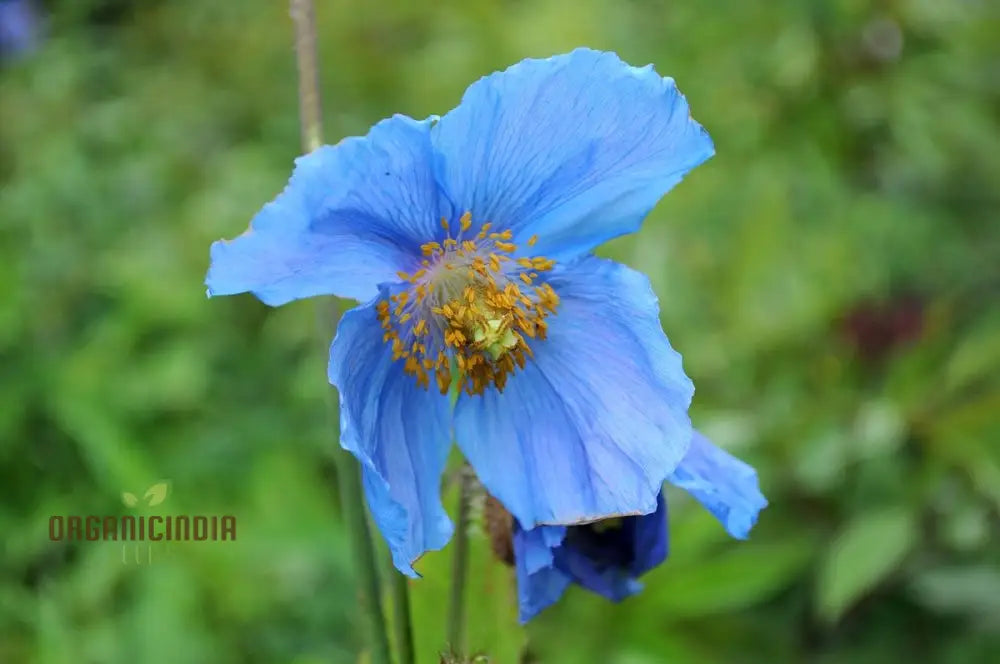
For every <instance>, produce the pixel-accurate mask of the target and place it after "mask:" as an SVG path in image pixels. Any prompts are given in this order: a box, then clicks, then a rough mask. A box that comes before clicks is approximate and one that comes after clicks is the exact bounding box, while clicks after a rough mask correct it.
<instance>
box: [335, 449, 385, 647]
mask: <svg viewBox="0 0 1000 664" xmlns="http://www.w3.org/2000/svg"><path fill="white" fill-rule="evenodd" d="M334 456H335V457H336V459H337V484H338V485H339V487H340V505H341V510H342V512H343V515H344V521H345V522H346V523H345V525H346V526H347V532H348V533H349V535H350V540H351V548H352V549H353V554H354V565H355V568H356V570H357V573H358V577H357V584H358V588H357V592H358V605H359V608H360V609H361V613H363V614H364V615H365V616H367V619H368V628H369V637H370V640H371V662H372V664H389V663H390V661H391V660H390V659H389V637H388V635H387V634H386V629H385V617H384V614H383V613H382V594H381V591H380V589H379V583H378V571H377V570H376V568H375V560H376V558H375V547H374V546H372V539H371V535H370V533H369V532H368V520H367V518H366V517H365V508H364V502H363V500H362V496H361V479H360V474H359V472H358V464H357V462H355V460H354V457H352V456H351V455H350V454H348V453H347V452H345V451H344V450H338V451H337V452H335V453H334ZM397 576H401V575H399V574H398V573H397Z"/></svg>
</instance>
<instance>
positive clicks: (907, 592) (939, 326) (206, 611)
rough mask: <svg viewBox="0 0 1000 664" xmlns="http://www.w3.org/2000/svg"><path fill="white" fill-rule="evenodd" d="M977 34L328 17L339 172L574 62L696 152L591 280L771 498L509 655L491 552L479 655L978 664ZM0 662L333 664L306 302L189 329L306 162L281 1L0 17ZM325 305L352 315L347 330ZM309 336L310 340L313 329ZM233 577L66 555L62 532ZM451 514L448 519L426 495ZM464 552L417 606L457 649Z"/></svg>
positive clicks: (999, 275)
mask: <svg viewBox="0 0 1000 664" xmlns="http://www.w3.org/2000/svg"><path fill="white" fill-rule="evenodd" d="M998 14H1000V11H998V5H997V3H994V2H989V1H987V0H979V1H977V0H954V1H951V2H938V1H935V0H882V1H879V2H865V1H863V0H836V1H828V2H820V1H818V0H813V1H809V2H805V1H802V0H781V1H776V2H752V3H746V2H737V1H735V0H730V1H725V2H723V1H720V2H717V3H711V6H709V3H695V2H667V1H654V0H650V1H645V2H642V1H638V0H634V1H618V2H612V1H610V0H608V1H604V2H601V1H598V0H530V1H529V0H507V1H503V2H501V1H490V0H463V1H461V2H460V1H458V0H447V1H445V2H440V3H436V4H432V3H420V4H418V3H410V2H406V1H404V0H384V1H382V2H377V3H374V2H368V1H366V0H331V1H326V0H319V1H318V2H317V15H318V22H319V32H320V45H319V48H320V55H321V62H322V67H323V69H322V89H323V96H324V99H323V101H324V121H325V125H326V126H325V132H326V138H327V141H328V142H335V141H336V140H339V139H340V138H341V137H343V136H347V135H353V134H364V133H365V132H366V131H367V129H368V127H369V126H370V125H371V124H372V123H374V122H375V121H377V120H378V119H380V118H382V117H384V116H387V115H390V114H392V113H394V112H402V113H406V114H409V115H411V116H415V117H424V116H426V115H428V114H432V113H441V114H443V113H444V112H445V111H447V110H448V109H450V108H452V107H453V106H454V105H455V104H456V103H457V102H458V101H459V99H460V96H461V93H462V91H463V90H464V89H465V87H466V86H467V85H468V84H469V83H471V82H472V81H473V80H475V79H476V78H478V77H479V76H481V75H484V74H486V73H489V72H491V71H493V70H496V69H502V68H504V67H506V66H507V65H509V64H512V63H514V62H516V61H518V60H520V59H521V58H523V57H527V56H547V55H551V54H554V53H558V52H563V51H567V50H569V49H571V48H573V47H575V46H578V45H589V46H592V47H596V48H603V49H612V50H615V51H617V52H618V53H619V54H620V55H621V56H622V57H623V58H624V59H626V60H627V61H629V62H631V63H633V64H636V65H643V64H646V63H649V62H652V63H654V64H655V65H656V67H657V69H658V71H659V72H660V73H661V74H665V75H670V76H673V77H674V78H675V79H676V80H677V82H678V85H679V87H680V89H681V90H682V91H683V92H684V93H685V94H686V95H687V98H688V100H689V102H690V104H691V107H692V111H693V114H694V116H695V117H696V118H697V119H698V120H699V121H700V122H701V123H702V124H704V125H705V127H706V128H707V129H708V130H709V131H710V132H711V134H712V136H713V138H714V140H715V144H716V149H717V155H716V156H715V157H714V158H713V159H712V160H711V161H709V162H708V163H707V164H705V165H703V166H701V167H699V168H698V169H696V170H695V171H694V172H693V173H691V174H690V176H689V177H688V178H687V179H686V180H684V182H682V183H681V184H680V185H679V186H678V187H677V188H676V189H675V190H674V191H673V192H672V193H670V194H669V195H668V196H667V198H666V199H665V200H664V201H663V202H662V203H661V204H660V205H659V206H658V207H657V208H656V210H655V211H654V212H653V214H652V215H651V216H650V218H649V220H648V221H647V223H646V225H645V226H644V228H643V230H642V231H641V233H640V234H639V235H637V236H633V237H629V238H623V239H621V240H617V241H615V242H613V243H612V244H611V245H609V246H606V247H604V248H603V249H602V253H604V254H605V255H609V256H612V257H614V258H616V259H618V260H621V261H624V262H627V263H629V264H630V265H632V266H635V267H637V268H638V269H640V270H642V271H644V272H646V273H647V274H649V275H650V277H651V279H652V281H653V285H654V287H655V289H656V290H657V293H658V294H659V296H660V300H661V305H662V314H663V324H664V328H665V329H666V331H667V334H668V335H669V336H670V338H671V341H672V342H673V344H674V346H675V347H676V348H677V349H679V350H680V352H681V353H682V354H683V355H684V358H685V368H686V370H687V372H688V374H689V375H690V376H691V377H692V378H693V380H694V382H695V385H696V386H697V394H696V396H695V400H694V405H693V408H692V417H693V419H694V421H695V424H696V425H697V426H698V427H699V428H700V429H702V430H703V431H705V432H706V433H707V434H708V435H709V436H710V437H711V438H712V439H713V440H714V441H715V442H717V443H718V444H719V445H721V446H723V447H725V448H727V449H729V450H730V451H732V452H733V453H734V454H737V455H739V456H741V457H742V458H744V459H746V460H748V461H750V462H751V463H753V464H754V465H755V466H756V467H757V468H758V470H759V473H760V478H761V485H762V488H763V490H764V493H765V494H766V495H767V497H768V498H769V499H770V501H771V506H770V507H769V508H768V509H767V510H765V511H764V512H763V513H762V515H761V518H760V521H759V523H758V525H757V527H756V529H755V530H754V531H753V533H752V537H751V540H750V541H748V542H734V541H731V540H729V539H728V538H727V536H726V535H725V533H724V531H723V529H722V527H721V526H720V525H719V524H718V523H717V522H716V521H714V520H713V518H712V517H711V516H710V515H709V514H708V513H707V512H706V511H704V510H702V509H701V508H700V507H698V506H697V505H696V504H695V503H694V501H693V500H691V499H689V498H688V497H687V496H686V495H682V494H681V493H680V492H676V491H673V490H671V492H670V493H669V494H668V496H669V500H670V506H671V514H670V521H671V536H672V543H671V546H672V549H671V557H670V559H669V560H668V562H667V563H666V564H664V565H663V566H662V567H660V568H659V569H657V570H655V571H654V572H652V573H650V574H649V575H648V576H647V577H645V579H644V580H645V584H646V590H645V591H644V592H643V593H642V594H641V595H639V596H636V597H634V598H631V599H629V600H627V601H625V602H624V603H623V604H621V605H613V604H611V603H608V602H606V601H605V600H603V599H601V598H598V597H595V596H592V595H590V594H588V593H587V592H586V591H582V590H579V589H572V590H571V591H570V592H568V593H567V595H566V596H565V597H564V598H563V600H562V601H561V602H560V603H559V604H558V605H557V606H555V607H554V608H552V609H550V610H548V611H546V612H544V613H543V614H542V615H541V616H539V617H538V618H537V619H536V620H535V621H534V622H533V623H532V624H531V625H530V626H529V628H528V629H527V631H526V633H525V632H523V631H522V630H521V629H519V628H518V627H517V625H516V620H515V609H514V588H513V581H512V579H511V577H510V574H509V571H508V570H507V569H506V568H505V567H503V566H502V565H500V564H499V563H496V562H494V561H493V560H492V558H491V557H490V555H489V553H488V546H487V544H486V539H485V537H484V535H483V534H482V532H481V530H480V529H479V527H478V526H477V527H476V529H475V532H473V534H472V541H473V549H474V551H473V555H474V559H473V571H474V578H473V580H472V582H471V583H472V585H471V593H472V594H473V596H472V597H470V599H469V607H470V610H471V615H470V624H469V629H468V638H467V641H468V644H469V645H470V647H471V648H473V649H480V650H482V651H483V652H485V653H488V654H490V655H492V656H493V661H495V662H499V663H502V664H506V663H508V662H516V661H517V660H518V658H519V657H520V656H521V655H520V654H519V653H522V651H523V649H524V648H525V647H526V648H527V650H528V652H530V653H531V654H530V656H529V657H528V659H529V660H531V661H537V662H542V663H554V664H570V663H573V664H576V663H583V664H587V663H600V664H654V663H659V662H669V663H672V664H701V663H714V662H725V663H729V662H732V663H747V664H755V663H760V662H766V663H768V664H783V663H786V662H787V663H793V662H816V663H822V664H839V663H848V662H850V663H852V664H865V663H876V662H878V663H881V662H896V661H903V660H905V659H912V660H915V661H920V662H934V663H941V664H979V663H984V664H985V663H987V662H997V661H1000V521H998V510H1000V307H998V294H1000V232H998V227H997V223H998V219H997V214H998V210H1000V205H998V202H1000V201H998V198H1000V193H998V191H1000V190H998V186H997V185H998V183H1000V48H998V39H997V35H1000V20H998ZM0 40H2V41H0V46H2V51H0V52H2V56H0V57H2V61H0V86H2V97H0V220H2V222H0V284H2V290H0V296H2V297H0V459H2V470H0V496H2V506H0V546H2V548H0V551H2V558H0V583H2V585H0V662H3V663H4V664H7V663H10V664H21V663H29V662H30V663H35V662H37V663H39V664H63V663H68V662H72V663H73V664H90V663H94V664H118V663H119V662H120V663H126V662H128V663H134V662H139V663H142V664H159V663H160V662H163V663H167V662H169V663H170V664H183V663H188V662H191V663H202V662H212V663H215V664H228V663H243V662H247V663H258V662H259V663H262V664H268V663H272V662H274V663H286V662H290V663H296V664H312V663H320V662H355V661H357V659H356V656H355V655H354V654H353V653H354V652H355V651H356V649H357V647H358V644H359V641H360V638H361V637H360V636H359V635H360V634H361V630H360V629H359V627H358V624H359V623H358V621H359V615H358V611H357V604H356V600H355V596H354V590H353V588H354V586H353V583H352V576H353V575H352V571H351V558H350V556H349V553H348V547H347V542H346V540H345V535H344V533H343V532H342V530H341V528H340V526H339V525H338V523H339V521H338V498H337V490H336V478H335V474H334V472H333V461H332V459H333V456H332V455H333V453H334V450H335V445H336V432H335V426H336V417H335V413H333V412H332V411H331V409H330V408H329V403H330V400H331V399H332V398H333V390H332V388H330V387H329V386H328V385H327V382H326V371H325V367H326V348H327V344H328V343H329V340H330V338H331V337H332V334H333V329H332V321H331V325H330V326H328V327H326V328H325V329H319V330H318V329H317V324H316V313H315V312H316V306H317V305H316V303H315V302H298V303H293V304H291V305H288V306H285V307H282V308H280V309H271V308H268V307H266V306H264V305H263V304H261V303H260V302H258V301H257V300H255V299H254V298H253V297H251V296H248V295H247V296H240V297H232V298H220V299H215V300H211V301H209V300H208V299H206V297H205V288H204V286H203V283H202V282H203V278H204V274H205V270H206V268H207V264H208V247H209V244H210V243H211V242H212V241H213V240H216V239H218V238H221V237H233V236H235V235H237V234H239V233H240V232H242V231H243V229H244V228H245V227H246V225H247V222H248V221H249V219H250V218H251V216H252V215H253V214H254V213H255V212H256V211H257V209H258V208H260V206H261V205H262V204H263V203H264V202H266V201H268V200H270V199H271V198H273V197H274V196H275V195H276V194H277V193H278V192H279V191H280V190H281V189H282V187H283V186H284V184H285V181H286V179H287V177H288V175H289V173H290V171H291V167H292V159H293V158H294V157H295V156H296V155H297V154H298V153H299V126H298V110H297V99H296V72H295V61H294V53H293V50H292V25H291V22H290V20H289V18H288V12H287V7H286V3H284V2H282V1H279V0H243V1H241V2H202V1H199V0H174V1H171V2H166V1H156V0H145V1H140V0H49V1H47V2H43V1H30V0H0ZM344 306H347V303H344ZM321 327H323V326H321ZM164 479H165V480H169V483H170V494H169V495H168V496H167V499H166V502H165V503H164V504H163V505H162V507H163V508H165V509H166V508H169V509H166V511H167V512H168V513H169V512H171V511H172V512H176V513H188V514H226V513H228V514H235V515H237V517H238V541H237V542H235V543H233V542H219V543H199V544H190V545H183V544H178V545H176V546H172V548H171V549H170V550H169V551H165V552H163V554H164V555H160V554H161V552H159V551H157V552H156V558H155V559H154V560H153V562H152V564H148V562H147V561H143V562H144V564H139V565H137V564H134V561H131V560H127V561H126V562H124V563H123V560H122V556H121V553H122V552H121V545H119V544H115V543H110V542H80V543H66V542H63V543H54V542H51V541H49V539H48V533H47V529H48V518H49V516H50V515H53V514H119V513H122V512H123V511H124V510H125V507H124V506H123V505H122V502H121V498H120V496H121V494H122V492H125V491H128V492H131V493H134V494H136V495H142V493H143V492H144V491H145V490H146V488H147V487H149V486H150V485H152V484H153V483H155V482H157V481H159V480H164ZM449 491H450V494H451V495H452V496H453V494H454V488H453V487H452V488H451V489H449ZM449 553H450V551H448V550H446V551H444V552H443V553H437V554H431V555H428V556H426V557H425V558H424V559H423V560H422V561H421V563H420V566H419V569H420V571H421V572H422V573H423V574H424V576H425V578H424V579H423V580H421V581H418V582H415V583H413V584H412V585H411V592H412V601H413V613H414V620H415V624H416V638H417V649H418V650H419V651H420V657H421V659H420V662H421V663H433V662H436V661H437V656H436V653H437V651H438V649H440V648H441V647H442V645H443V634H444V627H443V622H444V616H443V614H444V612H445V610H444V601H443V597H444V594H445V592H446V589H447V583H448V579H447V577H448V569H449V564H450V562H449V556H448V554H449Z"/></svg>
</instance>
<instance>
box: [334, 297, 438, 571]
mask: <svg viewBox="0 0 1000 664" xmlns="http://www.w3.org/2000/svg"><path fill="white" fill-rule="evenodd" d="M329 374H330V382H331V383H333V384H334V385H335V386H336V387H337V389H338V390H339V392H340V444H341V446H342V447H343V448H344V449H345V450H348V451H350V452H351V453H352V454H354V456H356V457H357V458H358V461H360V462H361V466H362V468H363V470H364V487H365V494H366V495H367V497H368V506H369V508H370V509H371V511H372V516H373V517H374V518H375V522H376V523H377V524H378V526H379V529H380V530H381V531H382V534H383V536H384V537H385V539H386V541H387V542H388V544H389V550H390V551H391V553H392V559H393V563H394V564H395V565H396V567H397V568H398V569H399V570H400V571H401V572H403V573H404V574H407V575H410V576H417V574H416V572H414V570H413V567H412V563H413V561H414V560H416V559H417V558H419V557H420V556H421V555H422V554H423V553H424V552H425V551H428V550H432V549H440V548H441V547H443V546H444V545H445V544H446V543H447V542H448V539H449V538H450V537H451V532H452V526H451V522H450V521H449V520H448V515H447V514H446V513H445V511H444V507H443V506H442V505H441V496H440V489H441V473H442V472H444V466H445V461H446V460H447V457H448V450H449V448H450V447H451V435H450V427H449V403H448V397H447V396H442V395H441V394H439V393H438V392H437V391H436V390H435V391H427V390H425V389H422V388H420V387H418V386H417V384H416V381H415V380H414V379H413V377H412V376H408V375H405V374H404V373H403V365H402V363H401V362H396V361H393V360H392V353H391V350H390V348H389V346H388V345H386V344H384V343H382V329H381V327H380V326H379V322H378V319H377V314H376V312H375V309H374V306H373V305H372V303H369V304H366V305H362V306H359V307H356V308H354V309H351V310H350V311H348V312H347V313H346V314H344V317H343V319H341V321H340V326H339V328H338V329H337V337H336V338H335V339H334V341H333V346H332V347H331V349H330V370H329Z"/></svg>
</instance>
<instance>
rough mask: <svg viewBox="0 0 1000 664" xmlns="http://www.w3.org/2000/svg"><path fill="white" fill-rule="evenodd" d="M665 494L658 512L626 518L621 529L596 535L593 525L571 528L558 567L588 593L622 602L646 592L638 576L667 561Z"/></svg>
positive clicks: (559, 553)
mask: <svg viewBox="0 0 1000 664" xmlns="http://www.w3.org/2000/svg"><path fill="white" fill-rule="evenodd" d="M666 509H667V508H666V501H665V500H664V498H663V493H662V492H661V493H660V495H659V496H658V497H657V505H656V511H655V512H653V513H651V514H644V515H642V516H637V517H626V518H624V519H622V523H621V525H620V526H619V527H617V528H613V529H610V530H607V531H604V532H600V533H598V532H596V531H595V530H594V526H593V525H587V526H575V527H573V528H570V529H569V530H570V532H569V533H567V536H566V538H565V539H564V540H563V542H562V545H561V546H560V547H559V548H558V549H556V550H555V552H554V554H553V555H554V558H555V566H556V567H557V568H558V569H560V570H562V571H563V572H565V573H566V574H568V575H569V576H570V577H571V578H572V579H573V580H574V581H575V582H576V583H578V584H580V585H581V586H583V587H584V588H587V589H588V590H590V591H592V592H595V593H598V594H599V595H603V596H604V597H607V598H608V599H610V600H612V601H615V602H620V601H621V600H623V599H625V598H626V597H628V596H630V595H634V594H635V593H637V592H639V591H640V590H642V584H640V583H639V582H638V581H636V577H638V576H640V575H642V574H643V573H645V572H647V571H649V570H650V569H652V568H654V567H656V566H657V565H659V564H660V563H662V562H663V561H664V560H666V558H667V511H666Z"/></svg>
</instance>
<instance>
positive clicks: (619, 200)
mask: <svg viewBox="0 0 1000 664" xmlns="http://www.w3.org/2000/svg"><path fill="white" fill-rule="evenodd" d="M433 141H434V146H435V148H436V149H437V151H438V152H439V161H438V164H437V169H436V170H437V174H438V178H439V180H440V182H441V184H442V187H443V188H444V190H445V191H447V192H448V194H449V196H450V198H451V199H452V204H453V206H454V208H455V212H456V213H461V212H464V211H465V210H469V211H471V212H472V216H473V219H478V220H480V221H490V222H493V226H494V229H495V230H499V229H505V228H510V229H511V230H512V231H513V232H514V236H515V242H520V241H523V240H526V239H527V238H529V237H530V236H531V235H535V234H537V235H538V237H539V240H538V244H537V245H536V249H537V251H538V253H539V254H540V255H545V256H549V257H551V258H555V259H557V260H561V259H568V258H570V257H573V256H576V255H579V254H582V253H585V252H587V251H589V250H590V249H592V248H594V247H595V246H597V245H599V244H601V243H602V242H604V241H605V240H607V239H609V238H612V237H615V236H618V235H623V234H625V233H631V232H633V231H635V230H637V229H638V228H639V226H640V224H641V223H642V220H643V218H644V217H645V216H646V215H647V214H648V213H649V211H650V210H651V209H652V208H653V206H654V205H656V202H657V201H658V200H659V199H660V198H661V197H662V196H663V195H664V194H666V193H667V192H668V191H669V190H670V189H671V188H672V187H673V186H674V185H675V184H677V183H678V182H679V181H680V180H681V178H682V177H683V176H684V175H685V174H686V173H687V172H688V171H689V170H691V169H692V168H694V167H695V166H697V165H698V164H700V163H702V162H703V161H705V160H706V159H708V158H709V157H711V156H712V154H714V147H713V145H712V141H711V139H710V138H709V136H708V133H707V132H706V131H705V130H704V129H703V128H702V127H701V125H699V124H698V123H697V122H695V121H694V120H693V119H692V118H691V116H690V111H689V109H688V104H687V101H686V100H685V99H684V97H683V95H681V94H680V92H678V91H677V88H676V86H675V85H674V81H673V79H671V78H661V77H660V76H659V74H657V73H656V72H655V71H654V70H653V68H652V65H649V66H646V67H643V68H641V69H640V68H636V67H631V66H629V65H628V64H626V63H624V62H622V60H621V59H619V57H618V56H617V55H615V54H614V53H602V52H599V51H592V50H589V49H577V50H575V51H573V52H572V53H568V54H565V55H559V56H554V57H551V58H548V59H545V60H530V59H529V60H524V61H522V62H520V63H518V64H516V65H514V66H513V67H510V68H509V69H507V70H506V71H504V72H499V73H495V74H492V75H490V76H486V77H484V78H482V79H480V80H479V81H477V82H476V83H473V84H472V85H471V86H470V87H469V89H468V90H467V91H466V92H465V96H464V97H463V98H462V103H461V104H460V105H459V106H458V107H457V108H455V109H454V110H452V111H451V112H449V113H448V114H447V115H445V116H444V117H443V118H441V121H440V123H438V125H437V126H436V127H435V128H434V130H433Z"/></svg>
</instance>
